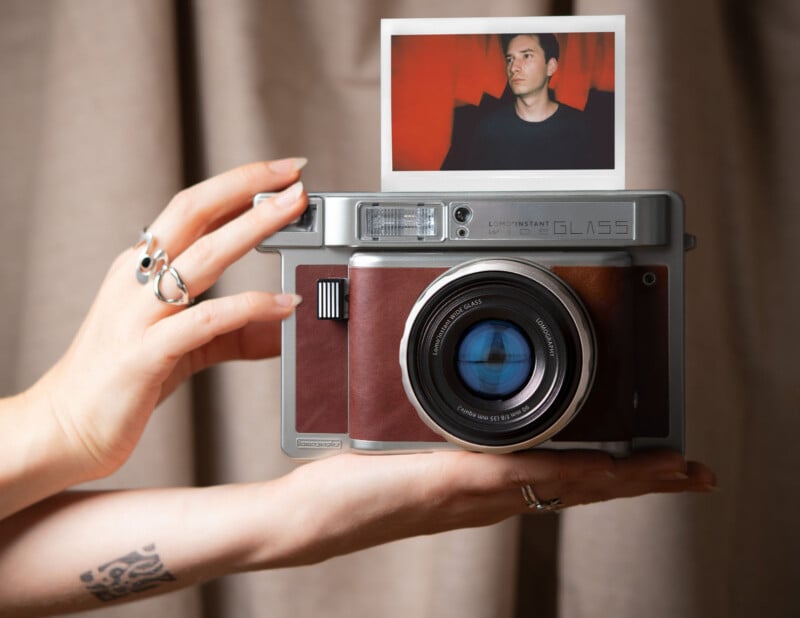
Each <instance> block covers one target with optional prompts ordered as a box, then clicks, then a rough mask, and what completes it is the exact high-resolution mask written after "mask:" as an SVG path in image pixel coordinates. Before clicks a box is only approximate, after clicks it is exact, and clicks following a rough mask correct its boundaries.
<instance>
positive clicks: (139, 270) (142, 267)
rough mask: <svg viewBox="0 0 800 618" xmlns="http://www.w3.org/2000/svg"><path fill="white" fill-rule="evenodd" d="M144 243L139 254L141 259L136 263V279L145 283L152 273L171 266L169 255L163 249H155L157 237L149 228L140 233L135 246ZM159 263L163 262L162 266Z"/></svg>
mask: <svg viewBox="0 0 800 618" xmlns="http://www.w3.org/2000/svg"><path fill="white" fill-rule="evenodd" d="M142 244H144V249H142V252H141V253H140V254H139V261H138V262H137V263H136V280H137V281H138V282H139V283H141V284H142V285H144V284H145V283H147V282H148V280H149V279H150V275H151V274H153V273H157V272H159V270H163V269H165V268H168V267H169V257H167V252H166V251H164V250H163V249H155V245H156V239H155V237H154V236H153V235H152V234H151V233H150V232H148V231H147V228H145V229H144V230H142V233H141V234H139V242H137V243H136V244H135V245H134V247H133V248H134V249H135V248H136V247H139V246H140V245H142ZM154 249H155V250H154ZM159 264H161V267H160V268H159Z"/></svg>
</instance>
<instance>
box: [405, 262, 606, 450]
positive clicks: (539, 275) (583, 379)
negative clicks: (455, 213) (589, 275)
mask: <svg viewBox="0 0 800 618" xmlns="http://www.w3.org/2000/svg"><path fill="white" fill-rule="evenodd" d="M492 272H496V273H509V274H512V275H517V276H518V277H521V278H524V279H527V280H528V281H530V282H531V284H532V286H534V287H538V288H539V289H541V290H543V291H544V292H545V293H548V294H549V295H550V297H551V298H550V300H551V301H552V300H556V301H557V302H558V304H559V305H560V307H561V308H562V309H563V313H564V314H565V315H567V316H568V319H569V320H570V321H571V323H572V326H573V327H574V330H575V333H576V334H577V346H578V348H579V351H580V353H579V357H580V361H579V364H580V366H579V367H577V368H576V370H577V373H578V379H577V385H576V387H575V390H574V391H573V394H572V396H571V398H570V399H569V401H568V402H567V404H566V405H565V406H563V409H562V411H561V413H560V415H559V416H558V418H557V419H555V420H553V421H552V422H551V423H549V424H548V425H547V427H546V428H545V429H543V430H542V431H541V432H540V433H538V434H536V435H535V436H534V437H530V438H528V439H525V440H523V441H520V442H518V443H514V444H506V445H501V446H498V445H491V444H482V443H479V442H474V441H469V440H465V439H464V438H462V437H459V436H456V435H453V433H451V432H448V431H447V430H445V429H444V428H443V427H442V426H441V425H440V424H439V423H437V422H436V421H435V420H434V418H433V417H432V416H431V414H430V413H429V411H428V410H426V408H425V406H424V405H423V403H422V401H420V397H419V396H418V393H417V392H416V390H415V388H414V386H413V382H414V380H413V379H412V375H411V373H412V369H410V367H409V344H410V339H411V337H412V336H414V335H413V333H414V331H415V330H416V328H415V326H416V325H417V322H418V320H419V319H420V316H421V314H422V313H423V312H424V311H425V309H426V307H428V306H429V305H430V303H431V302H435V298H436V297H437V296H438V295H439V293H440V292H441V291H442V290H444V289H445V288H449V287H451V286H453V285H456V284H458V282H459V280H461V279H464V278H465V277H468V276H471V275H475V274H485V273H492ZM595 348H596V344H595V335H594V328H593V327H592V323H591V320H590V318H589V316H588V314H587V312H586V308H585V307H584V305H583V303H582V302H581V300H580V298H579V297H578V296H577V295H576V294H575V292H573V291H572V289H571V288H570V287H569V286H568V285H567V284H566V283H565V282H564V281H562V280H561V279H560V278H559V277H558V276H556V275H555V274H554V273H553V272H551V271H550V270H548V269H546V268H544V267H542V266H539V265H537V264H534V263H533V262H530V261H527V260H522V259H513V258H489V259H477V260H472V261H469V262H465V263H463V264H460V265H458V266H455V267H453V268H451V269H449V270H448V271H446V272H445V273H443V274H442V275H440V276H439V277H437V278H436V279H435V280H434V281H433V282H431V284H430V285H429V286H428V287H427V288H426V289H425V290H424V291H423V292H422V294H421V295H420V297H419V298H418V299H417V302H416V303H415V304H414V306H413V307H412V309H411V311H410V312H409V315H408V318H407V319H406V324H405V328H404V331H403V337H402V339H401V342H400V349H399V360H400V368H401V372H402V379H403V388H404V389H405V392H406V395H407V397H408V399H409V401H410V402H411V404H412V405H413V407H414V409H415V410H416V411H417V414H418V415H419V417H420V418H421V419H422V421H423V422H424V423H425V424H426V425H427V426H428V427H430V428H431V429H432V430H433V431H434V432H436V433H437V434H439V435H441V436H442V437H444V438H445V439H446V440H447V441H448V442H451V443H452V444H455V445H457V446H459V447H461V448H464V449H467V450H473V451H481V452H491V453H509V452H513V451H518V450H524V449H529V448H533V447H535V446H537V445H540V444H542V443H543V442H546V441H547V440H549V439H551V438H552V437H553V436H555V435H556V434H557V433H559V432H560V431H561V430H562V429H564V427H566V426H567V425H568V424H569V422H570V421H571V420H572V419H573V418H574V417H575V415H576V414H577V413H578V411H579V410H580V409H581V407H582V406H583V404H584V402H585V401H586V398H587V396H588V395H589V392H590V390H591V387H592V384H593V382H594V375H595V366H596V353H595Z"/></svg>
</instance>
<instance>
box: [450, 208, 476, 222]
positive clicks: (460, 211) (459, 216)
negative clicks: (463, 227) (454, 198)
mask: <svg viewBox="0 0 800 618" xmlns="http://www.w3.org/2000/svg"><path fill="white" fill-rule="evenodd" d="M471 217H472V211H471V210H470V209H469V208H468V207H466V206H459V207H458V208H456V209H455V211H454V212H453V218H454V219H455V220H456V221H458V222H459V223H466V222H467V221H469V220H470V218H471Z"/></svg>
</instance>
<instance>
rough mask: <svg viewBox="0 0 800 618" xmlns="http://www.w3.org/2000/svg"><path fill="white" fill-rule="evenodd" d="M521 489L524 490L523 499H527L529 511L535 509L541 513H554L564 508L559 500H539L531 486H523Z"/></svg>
mask: <svg viewBox="0 0 800 618" xmlns="http://www.w3.org/2000/svg"><path fill="white" fill-rule="evenodd" d="M520 489H521V490H522V497H523V498H524V499H525V504H526V505H528V508H529V509H534V510H536V511H538V512H539V513H554V512H557V511H560V510H561V509H562V508H564V505H563V504H561V500H560V499H559V498H553V499H552V500H539V498H538V497H537V496H536V494H535V493H534V491H533V487H532V486H531V485H523V486H522V487H521V488H520Z"/></svg>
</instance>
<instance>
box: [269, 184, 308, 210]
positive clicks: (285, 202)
mask: <svg viewBox="0 0 800 618" xmlns="http://www.w3.org/2000/svg"><path fill="white" fill-rule="evenodd" d="M302 193H303V183H302V181H300V180H298V181H297V182H296V183H294V184H293V185H291V186H290V187H286V188H285V189H284V190H283V191H281V192H280V193H278V195H276V196H275V198H274V199H273V203H274V204H275V205H276V206H279V207H281V208H288V207H289V206H291V205H293V204H294V203H295V202H296V201H297V200H298V199H300V195H301V194H302Z"/></svg>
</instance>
